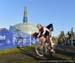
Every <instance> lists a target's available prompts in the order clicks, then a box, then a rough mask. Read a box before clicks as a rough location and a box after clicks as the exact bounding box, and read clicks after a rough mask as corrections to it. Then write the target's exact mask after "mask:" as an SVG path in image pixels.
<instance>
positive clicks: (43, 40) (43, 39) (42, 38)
mask: <svg viewBox="0 0 75 63" xmlns="http://www.w3.org/2000/svg"><path fill="white" fill-rule="evenodd" d="M39 39H40V41H41V44H43V45H44V43H45V41H46V39H45V38H44V36H42V37H40V38H39Z"/></svg>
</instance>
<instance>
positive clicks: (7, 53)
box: [0, 46, 75, 63]
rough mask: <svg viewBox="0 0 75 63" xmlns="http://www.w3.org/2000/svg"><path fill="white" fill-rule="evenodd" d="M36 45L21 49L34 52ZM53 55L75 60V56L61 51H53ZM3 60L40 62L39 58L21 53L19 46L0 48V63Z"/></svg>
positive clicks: (28, 62) (8, 62)
mask: <svg viewBox="0 0 75 63" xmlns="http://www.w3.org/2000/svg"><path fill="white" fill-rule="evenodd" d="M34 47H35V46H25V47H21V49H22V50H25V51H29V52H34ZM65 48H66V49H68V47H65ZM72 48H75V47H72ZM60 49H61V50H63V48H60ZM70 49H71V48H70ZM69 51H71V50H69ZM52 56H53V57H56V58H60V59H62V60H75V57H71V56H67V55H64V54H59V53H55V54H54V53H53V54H52ZM39 58H41V57H39ZM4 61H5V62H4ZM2 62H4V63H38V62H37V60H35V59H34V58H32V57H29V56H25V55H23V54H21V50H19V49H18V48H9V49H4V50H0V63H2Z"/></svg>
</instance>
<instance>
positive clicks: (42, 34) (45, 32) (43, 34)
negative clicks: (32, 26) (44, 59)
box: [37, 24, 55, 53]
mask: <svg viewBox="0 0 75 63" xmlns="http://www.w3.org/2000/svg"><path fill="white" fill-rule="evenodd" d="M50 25H52V24H50ZM37 28H38V30H39V33H38V35H37V37H38V38H39V40H40V41H41V43H42V44H44V43H45V41H46V39H48V40H49V42H50V46H51V48H49V49H50V51H51V52H53V53H54V52H55V51H54V49H53V41H52V37H51V30H52V28H51V27H49V26H47V27H44V26H42V25H41V24H37Z"/></svg>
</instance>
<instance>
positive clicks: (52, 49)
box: [50, 37, 55, 53]
mask: <svg viewBox="0 0 75 63" xmlns="http://www.w3.org/2000/svg"><path fill="white" fill-rule="evenodd" d="M50 43H51V52H53V53H55V51H54V43H53V41H52V37H50Z"/></svg>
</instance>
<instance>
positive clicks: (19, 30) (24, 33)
mask: <svg viewBox="0 0 75 63" xmlns="http://www.w3.org/2000/svg"><path fill="white" fill-rule="evenodd" d="M10 31H12V32H13V33H14V36H18V37H19V36H21V37H23V38H24V39H25V41H24V43H30V44H28V45H31V34H33V33H35V32H38V29H37V26H36V25H34V24H32V23H29V22H28V18H27V8H26V7H25V8H24V17H23V22H22V23H19V24H16V25H14V26H10ZM27 37H28V38H27Z"/></svg>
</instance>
